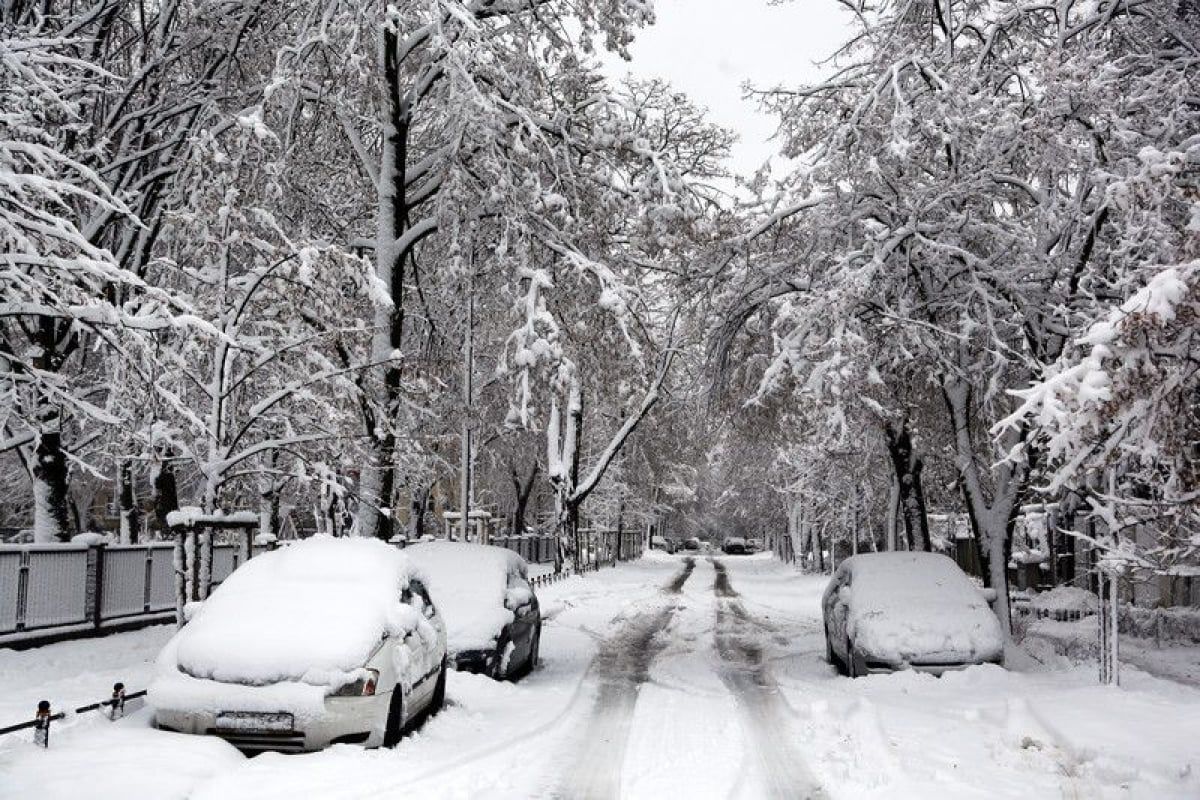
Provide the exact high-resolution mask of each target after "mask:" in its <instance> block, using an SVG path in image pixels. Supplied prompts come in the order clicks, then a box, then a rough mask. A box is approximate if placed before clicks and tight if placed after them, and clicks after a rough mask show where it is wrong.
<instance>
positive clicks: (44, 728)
mask: <svg viewBox="0 0 1200 800" xmlns="http://www.w3.org/2000/svg"><path fill="white" fill-rule="evenodd" d="M33 721H34V723H35V724H34V726H33V743H34V744H40V745H41V746H42V747H47V748H48V747H50V701H49V700H39V701H38V706H37V714H35V715H34V717H33Z"/></svg>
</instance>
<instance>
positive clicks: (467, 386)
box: [458, 259, 475, 542]
mask: <svg viewBox="0 0 1200 800" xmlns="http://www.w3.org/2000/svg"><path fill="white" fill-rule="evenodd" d="M474 372H475V264H474V259H472V263H471V272H470V274H469V275H468V277H467V341H466V346H465V347H464V348H463V421H462V464H461V466H460V467H459V486H458V507H459V510H460V512H461V513H462V517H461V519H460V520H459V522H460V524H461V526H462V527H461V535H462V541H464V542H465V541H467V537H468V532H469V531H470V529H471V521H470V514H471V489H472V487H471V404H472V403H473V402H474V397H473V395H474V393H475V392H474V386H473V383H474Z"/></svg>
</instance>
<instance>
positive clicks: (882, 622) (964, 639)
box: [839, 552, 1003, 662]
mask: <svg viewBox="0 0 1200 800" xmlns="http://www.w3.org/2000/svg"><path fill="white" fill-rule="evenodd" d="M839 570H846V571H848V572H849V573H850V574H851V582H850V602H849V618H848V623H847V627H848V630H849V633H850V636H851V637H852V638H853V639H854V644H855V646H856V647H858V648H859V649H860V650H861V651H862V652H864V653H866V654H869V657H874V658H878V659H881V660H886V661H891V662H920V661H925V662H943V661H944V662H954V661H965V660H990V659H994V658H999V657H1000V654H1001V653H1002V652H1003V636H1002V635H1001V631H1000V623H999V622H998V621H997V620H996V616H995V615H994V614H993V613H992V611H991V609H990V608H989V607H988V604H987V603H986V602H985V601H984V599H983V595H982V594H981V593H980V592H979V590H978V589H977V588H976V587H975V585H974V584H973V583H972V582H971V581H970V579H969V578H967V576H966V575H965V574H964V573H963V571H962V570H960V569H959V568H958V565H956V564H955V563H954V562H953V561H952V560H951V559H949V558H947V557H946V556H943V555H939V554H937V553H913V552H893V553H870V554H865V555H859V556H853V557H851V558H849V559H847V560H846V561H845V562H843V564H842V566H841V567H840V568H839Z"/></svg>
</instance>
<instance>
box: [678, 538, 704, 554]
mask: <svg viewBox="0 0 1200 800" xmlns="http://www.w3.org/2000/svg"><path fill="white" fill-rule="evenodd" d="M683 549H684V550H691V551H700V550H703V549H704V543H703V542H701V541H700V539H699V538H698V537H696V536H693V537H692V538H690V539H685V540H684V541H683Z"/></svg>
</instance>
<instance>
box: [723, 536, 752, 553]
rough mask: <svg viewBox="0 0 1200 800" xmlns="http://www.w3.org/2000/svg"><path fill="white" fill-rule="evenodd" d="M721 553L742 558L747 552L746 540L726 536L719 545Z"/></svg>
mask: <svg viewBox="0 0 1200 800" xmlns="http://www.w3.org/2000/svg"><path fill="white" fill-rule="evenodd" d="M721 551H722V552H723V553H725V555H727V556H744V555H746V553H748V552H749V550H748V549H747V548H746V540H745V539H743V538H742V537H740V536H727V537H726V538H725V541H724V542H722V543H721Z"/></svg>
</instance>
